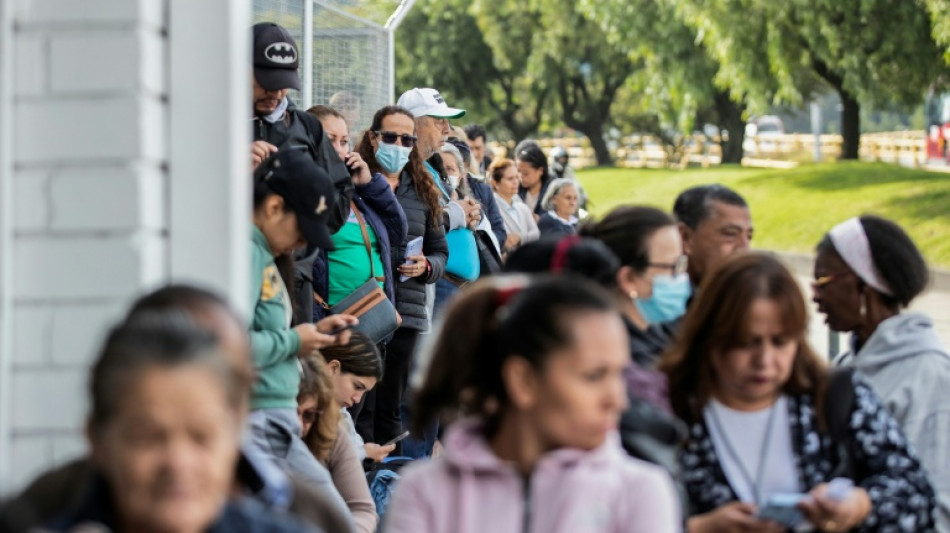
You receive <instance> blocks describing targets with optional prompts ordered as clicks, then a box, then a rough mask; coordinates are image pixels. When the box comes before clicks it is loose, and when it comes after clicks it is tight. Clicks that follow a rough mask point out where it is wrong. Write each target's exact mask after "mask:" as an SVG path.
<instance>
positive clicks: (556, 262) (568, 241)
mask: <svg viewBox="0 0 950 533" xmlns="http://www.w3.org/2000/svg"><path fill="white" fill-rule="evenodd" d="M579 240H581V238H580V237H578V236H577V235H568V236H567V237H564V238H563V239H561V241H560V242H558V243H557V248H555V249H554V255H553V256H551V272H553V273H555V274H560V273H561V271H562V270H564V265H565V263H567V252H569V251H570V249H571V246H574V243H576V242H577V241H579Z"/></svg>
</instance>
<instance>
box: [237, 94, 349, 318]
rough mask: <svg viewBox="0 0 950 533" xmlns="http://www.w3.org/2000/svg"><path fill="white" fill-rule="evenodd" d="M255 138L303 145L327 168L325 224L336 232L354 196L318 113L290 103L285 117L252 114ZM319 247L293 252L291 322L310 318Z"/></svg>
mask: <svg viewBox="0 0 950 533" xmlns="http://www.w3.org/2000/svg"><path fill="white" fill-rule="evenodd" d="M253 125H254V128H253V130H254V140H255V141H267V142H269V143H271V144H273V145H274V146H276V147H277V148H278V150H279V149H281V148H293V147H296V146H306V147H307V150H308V151H309V152H310V153H311V154H312V155H313V158H314V160H315V161H316V162H317V164H318V165H319V166H320V167H322V168H323V169H324V170H326V171H327V174H329V175H330V180H332V181H333V185H334V187H335V188H336V192H337V197H336V201H335V202H333V204H332V207H331V211H330V218H329V219H328V220H327V226H328V227H329V229H330V233H331V234H333V233H336V232H337V231H338V230H339V229H340V227H342V226H343V223H344V222H346V219H347V217H348V216H349V214H350V200H351V199H352V198H353V189H354V187H353V180H352V179H351V178H350V171H349V170H348V169H347V168H346V165H345V164H344V163H343V161H341V160H340V156H338V155H337V154H336V151H334V150H333V146H332V145H331V144H330V142H329V141H328V140H327V136H326V134H325V133H324V132H323V126H322V125H321V124H320V121H319V120H317V117H315V116H313V115H311V114H309V113H306V112H304V111H300V110H298V109H297V108H295V107H294V105H293V103H291V104H290V105H289V106H288V107H287V112H286V113H285V114H284V119H283V120H280V121H278V122H275V123H270V122H268V121H266V120H264V119H262V118H260V117H254V119H253ZM317 252H318V250H316V249H312V250H306V251H304V250H299V251H298V252H297V253H296V254H294V262H295V264H294V267H295V270H296V279H295V281H294V324H302V323H305V322H313V274H312V272H313V262H314V259H315V258H316V255H317Z"/></svg>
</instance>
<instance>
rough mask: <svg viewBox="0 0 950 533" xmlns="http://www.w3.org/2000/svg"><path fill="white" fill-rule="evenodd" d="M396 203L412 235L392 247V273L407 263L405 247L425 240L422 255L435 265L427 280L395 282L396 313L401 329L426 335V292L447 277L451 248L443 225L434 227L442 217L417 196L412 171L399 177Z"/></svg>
mask: <svg viewBox="0 0 950 533" xmlns="http://www.w3.org/2000/svg"><path fill="white" fill-rule="evenodd" d="M395 192H396V199H397V200H399V204H400V205H402V210H403V211H405V213H406V221H407V222H408V223H409V233H408V235H407V236H406V240H405V241H403V242H401V243H398V244H396V243H393V246H392V261H393V271H395V270H396V267H398V266H399V265H401V264H403V263H404V262H405V255H406V243H408V242H409V241H411V240H412V239H415V238H416V237H422V253H423V255H425V256H426V259H428V260H429V264H430V265H432V271H431V272H430V273H429V275H428V277H425V276H423V277H418V278H409V279H407V280H406V281H398V275H397V282H396V310H397V311H399V314H400V315H402V326H401V327H404V328H409V329H415V330H421V331H425V330H426V329H428V325H429V320H428V314H427V311H426V288H425V285H426V284H427V283H435V282H436V281H438V280H439V278H441V277H442V275H443V274H444V273H445V261H446V260H447V259H448V257H449V246H448V244H446V242H445V232H444V231H443V229H442V225H441V224H433V221H432V219H433V217H439V218H438V220H439V221H441V220H442V219H441V213H431V212H430V211H429V208H428V207H427V206H426V204H425V203H424V202H423V201H422V199H421V198H419V195H418V194H416V188H415V186H414V185H413V182H412V175H411V174H410V173H409V170H403V171H402V174H400V175H399V185H398V186H396V191H395Z"/></svg>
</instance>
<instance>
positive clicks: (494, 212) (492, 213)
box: [468, 174, 508, 248]
mask: <svg viewBox="0 0 950 533" xmlns="http://www.w3.org/2000/svg"><path fill="white" fill-rule="evenodd" d="M468 186H469V188H470V189H471V190H472V196H474V197H475V199H476V200H478V203H480V204H481V205H482V213H483V214H484V215H485V216H487V217H488V221H489V222H491V231H492V233H494V234H495V238H497V239H498V246H501V247H502V248H504V246H505V240H506V239H507V238H508V232H506V231H505V220H504V219H503V218H501V211H499V210H498V203H497V202H495V193H493V192H492V190H491V187H489V186H488V184H487V183H484V182H482V181H479V180H478V179H475V178H474V177H473V176H472V175H471V174H469V176H468Z"/></svg>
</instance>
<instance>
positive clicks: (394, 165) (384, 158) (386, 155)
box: [376, 143, 412, 174]
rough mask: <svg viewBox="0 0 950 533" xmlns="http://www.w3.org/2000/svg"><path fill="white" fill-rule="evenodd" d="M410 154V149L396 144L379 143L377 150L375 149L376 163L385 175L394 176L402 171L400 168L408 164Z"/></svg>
mask: <svg viewBox="0 0 950 533" xmlns="http://www.w3.org/2000/svg"><path fill="white" fill-rule="evenodd" d="M410 152H412V148H406V147H405V146H399V145H398V144H386V143H379V148H377V149H376V162H377V163H379V166H380V167H382V168H383V171H384V172H385V173H387V174H395V173H397V172H400V171H402V167H404V166H406V163H408V162H409V153H410Z"/></svg>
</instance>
